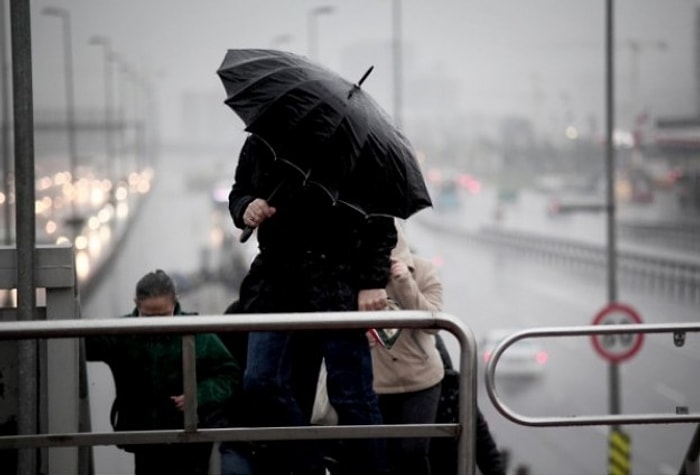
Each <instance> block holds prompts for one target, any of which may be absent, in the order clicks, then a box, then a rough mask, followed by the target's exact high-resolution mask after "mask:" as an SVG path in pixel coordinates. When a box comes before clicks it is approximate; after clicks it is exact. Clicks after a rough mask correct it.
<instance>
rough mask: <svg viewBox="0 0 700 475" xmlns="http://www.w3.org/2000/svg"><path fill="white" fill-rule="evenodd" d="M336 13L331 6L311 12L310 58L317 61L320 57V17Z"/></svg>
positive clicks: (309, 24)
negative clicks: (318, 56)
mask: <svg viewBox="0 0 700 475" xmlns="http://www.w3.org/2000/svg"><path fill="white" fill-rule="evenodd" d="M334 11H335V8H333V7H332V6H330V5H323V6H320V7H315V8H312V9H311V10H309V19H308V28H309V32H308V33H309V37H308V43H309V44H308V48H309V58H311V59H317V55H318V17H319V16H320V15H330V14H331V13H333V12H334Z"/></svg>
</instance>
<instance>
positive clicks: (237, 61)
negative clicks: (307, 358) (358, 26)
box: [217, 49, 432, 219]
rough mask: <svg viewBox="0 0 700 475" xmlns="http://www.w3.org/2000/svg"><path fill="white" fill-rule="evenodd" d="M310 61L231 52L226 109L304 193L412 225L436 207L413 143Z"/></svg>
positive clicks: (225, 76)
mask: <svg viewBox="0 0 700 475" xmlns="http://www.w3.org/2000/svg"><path fill="white" fill-rule="evenodd" d="M370 71H371V68H370V70H368V71H367V73H365V76H364V77H363V78H362V80H360V81H359V82H358V83H357V84H352V83H350V82H349V81H347V80H345V79H343V78H342V77H341V76H339V75H338V74H336V73H335V72H333V71H330V70H329V69H327V68H325V67H323V66H320V65H319V64H316V63H314V62H312V61H310V60H308V59H307V58H304V57H302V56H298V55H295V54H293V53H288V52H284V51H277V50H264V49H231V50H228V52H227V53H226V56H225V58H224V61H223V63H222V64H221V67H220V68H219V69H218V71H217V73H218V75H219V77H220V78H221V80H222V82H223V85H224V88H225V90H226V95H227V97H226V100H225V103H226V104H228V105H229V106H230V107H231V108H232V109H233V110H234V112H236V114H238V116H239V117H240V118H241V119H242V120H243V122H244V123H245V126H246V131H248V132H250V133H253V134H256V135H258V136H259V137H261V138H262V139H263V140H264V141H265V142H267V143H268V144H269V145H270V147H272V149H273V150H274V152H275V154H276V156H277V157H278V159H279V160H281V161H283V162H284V163H287V164H289V165H290V167H289V168H290V170H295V171H294V172H293V173H292V175H296V176H300V177H302V178H303V183H304V184H305V185H314V186H318V187H320V188H322V189H323V190H324V191H325V193H326V194H327V195H328V196H329V198H330V199H332V200H333V201H334V203H336V202H337V203H339V204H345V205H348V206H350V207H352V208H354V209H356V210H358V211H359V212H361V213H364V214H366V215H386V216H396V217H399V218H404V219H405V218H408V217H409V216H410V215H412V214H413V213H415V212H416V211H418V210H420V209H422V208H425V207H428V206H431V205H432V203H431V200H430V195H429V194H428V191H427V188H426V186H425V180H424V179H423V175H422V173H421V170H420V167H419V166H418V162H417V160H416V157H415V153H414V151H413V148H412V147H411V144H410V143H409V141H408V140H407V139H406V137H404V135H403V134H402V133H401V132H400V131H399V130H398V129H397V128H396V127H395V126H394V125H393V123H392V121H391V119H390V118H389V116H388V114H387V113H386V112H384V110H383V109H382V108H381V107H380V106H379V105H378V104H377V103H376V102H375V101H374V99H373V98H372V97H371V96H370V95H369V94H367V93H366V92H364V91H363V90H362V89H361V88H360V85H361V84H362V81H363V80H364V79H365V78H366V77H367V75H368V74H369V72H370Z"/></svg>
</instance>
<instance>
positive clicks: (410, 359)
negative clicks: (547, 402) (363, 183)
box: [372, 223, 444, 475]
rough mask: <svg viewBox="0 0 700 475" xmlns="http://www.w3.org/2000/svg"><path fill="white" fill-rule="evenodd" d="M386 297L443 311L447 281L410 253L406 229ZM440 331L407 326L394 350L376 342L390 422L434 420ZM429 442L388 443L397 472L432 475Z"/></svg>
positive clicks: (377, 377) (379, 382)
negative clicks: (443, 285)
mask: <svg viewBox="0 0 700 475" xmlns="http://www.w3.org/2000/svg"><path fill="white" fill-rule="evenodd" d="M397 229H398V231H399V232H398V242H397V244H396V248H395V249H394V250H393V252H392V255H391V258H392V264H391V278H390V281H389V284H388V286H387V289H386V290H387V294H388V296H389V298H390V299H391V300H393V301H394V302H396V303H397V304H398V307H399V308H400V309H402V310H429V311H441V309H442V283H441V282H440V279H439V277H438V274H437V270H436V269H435V267H434V266H433V264H432V262H430V261H428V260H426V259H423V258H421V257H419V256H416V255H414V254H412V253H411V250H410V249H409V246H408V243H407V242H406V237H405V236H404V234H403V232H402V230H401V226H400V225H399V224H398V223H397ZM436 332H437V330H422V329H409V328H404V329H402V330H401V331H400V333H399V336H398V338H397V339H396V340H395V341H394V343H393V345H391V347H390V348H389V347H387V346H384V345H382V344H381V343H377V342H376V341H373V342H372V364H373V370H374V390H375V392H376V393H377V394H378V396H379V405H380V409H381V412H382V418H383V422H384V423H385V424H432V423H434V422H435V415H436V412H437V406H438V400H439V398H440V381H441V380H442V378H443V375H444V368H443V364H442V360H441V358H440V354H439V352H438V350H437V348H436V346H435V333H436ZM429 443H430V439H429V438H393V439H389V457H390V462H391V468H392V473H394V474H406V473H411V474H415V475H430V461H429V458H428V449H429Z"/></svg>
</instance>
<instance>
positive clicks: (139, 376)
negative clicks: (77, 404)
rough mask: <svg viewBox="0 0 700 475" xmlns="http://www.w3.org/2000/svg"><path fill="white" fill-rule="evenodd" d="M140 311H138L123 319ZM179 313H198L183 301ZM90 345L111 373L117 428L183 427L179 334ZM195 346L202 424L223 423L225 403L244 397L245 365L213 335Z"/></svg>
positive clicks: (91, 356)
mask: <svg viewBox="0 0 700 475" xmlns="http://www.w3.org/2000/svg"><path fill="white" fill-rule="evenodd" d="M137 315H138V313H137V311H136V310H135V311H134V312H132V313H131V314H129V315H125V316H124V318H132V317H137ZM178 315H195V314H188V313H183V312H182V311H181V310H180V305H179V303H178V304H177V305H176V307H175V316H176V317H177V316H178ZM137 318H138V317H137ZM141 318H146V317H141ZM148 318H168V317H148ZM85 347H86V356H87V359H88V360H89V361H104V362H105V363H107V365H109V367H110V369H111V371H112V375H113V377H114V384H115V388H116V396H117V397H116V399H115V401H114V405H113V407H112V414H111V420H112V425H113V427H114V430H116V431H130V430H159V429H182V428H183V427H184V415H183V412H182V411H179V410H177V408H176V407H175V404H174V402H173V401H172V400H171V397H172V396H179V395H181V394H183V392H184V391H183V378H182V337H181V336H180V335H118V336H114V335H110V336H94V337H88V338H86V339H85ZM195 348H196V368H197V370H196V371H197V415H198V418H199V424H198V425H199V426H200V427H212V426H215V425H221V424H222V421H221V420H220V417H221V414H223V411H224V408H225V406H226V405H227V404H230V403H231V401H232V399H233V397H234V396H240V392H241V368H240V366H239V364H238V363H237V362H236V361H235V360H234V359H233V357H232V356H231V354H230V353H229V352H228V350H227V349H226V347H225V346H224V345H223V343H222V342H221V340H219V338H218V337H217V336H216V335H214V334H212V333H200V334H197V335H195ZM124 448H126V447H124Z"/></svg>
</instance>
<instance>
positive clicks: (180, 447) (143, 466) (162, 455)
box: [134, 442, 213, 475]
mask: <svg viewBox="0 0 700 475" xmlns="http://www.w3.org/2000/svg"><path fill="white" fill-rule="evenodd" d="M212 445H213V444H211V443H208V442H205V443H197V444H157V445H145V446H139V447H136V448H135V449H134V474H135V475H153V474H156V473H167V474H168V475H207V474H208V473H209V458H210V457H211V450H212Z"/></svg>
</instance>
